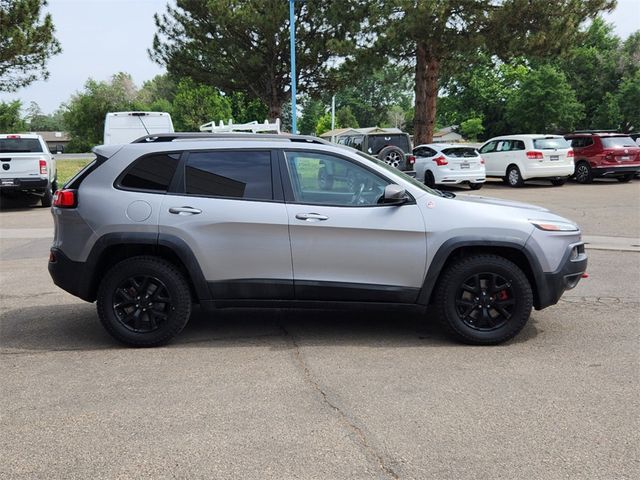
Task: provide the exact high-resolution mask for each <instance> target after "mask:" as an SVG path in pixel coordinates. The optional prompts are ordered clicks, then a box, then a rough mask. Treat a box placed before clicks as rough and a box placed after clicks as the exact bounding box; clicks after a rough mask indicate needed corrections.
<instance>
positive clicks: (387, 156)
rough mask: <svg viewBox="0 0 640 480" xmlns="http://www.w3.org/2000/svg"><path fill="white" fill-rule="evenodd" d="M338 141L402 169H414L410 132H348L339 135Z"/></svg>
mask: <svg viewBox="0 0 640 480" xmlns="http://www.w3.org/2000/svg"><path fill="white" fill-rule="evenodd" d="M336 143H337V144H338V145H346V146H347V147H351V148H355V149H356V150H360V151H361V152H364V153H368V154H369V155H372V156H374V157H377V158H378V159H379V160H382V161H383V162H384V163H386V164H387V165H391V166H392V167H395V168H397V169H399V170H402V171H409V170H413V165H414V163H415V161H416V158H415V156H414V155H413V154H412V153H411V138H410V137H409V134H408V133H386V132H373V133H354V134H346V135H341V136H339V137H338V139H337V140H336Z"/></svg>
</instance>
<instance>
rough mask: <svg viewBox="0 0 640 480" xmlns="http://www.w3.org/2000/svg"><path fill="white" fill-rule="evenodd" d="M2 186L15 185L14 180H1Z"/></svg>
mask: <svg viewBox="0 0 640 480" xmlns="http://www.w3.org/2000/svg"><path fill="white" fill-rule="evenodd" d="M0 185H13V178H3V179H2V180H0Z"/></svg>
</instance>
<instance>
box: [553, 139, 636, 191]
mask: <svg viewBox="0 0 640 480" xmlns="http://www.w3.org/2000/svg"><path fill="white" fill-rule="evenodd" d="M564 138H566V139H567V140H568V141H569V143H570V144H571V147H572V148H573V151H574V158H575V163H576V170H575V173H574V176H575V179H576V181H577V182H578V183H591V182H592V181H593V179H594V178H597V177H605V178H607V177H610V178H615V179H616V180H618V181H619V182H623V183H624V182H628V181H629V180H631V179H632V178H633V177H634V175H636V174H637V173H638V172H640V147H639V146H638V145H637V144H636V142H634V141H633V140H632V139H631V137H629V136H628V135H625V134H623V133H598V132H591V133H572V134H570V135H565V137H564Z"/></svg>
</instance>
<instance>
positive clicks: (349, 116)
mask: <svg viewBox="0 0 640 480" xmlns="http://www.w3.org/2000/svg"><path fill="white" fill-rule="evenodd" d="M335 124H336V125H340V127H336V128H358V127H359V125H358V119H356V116H355V115H354V114H353V112H352V111H351V107H350V106H348V105H347V106H344V107H342V108H339V109H337V110H336V119H335ZM329 125H331V124H329Z"/></svg>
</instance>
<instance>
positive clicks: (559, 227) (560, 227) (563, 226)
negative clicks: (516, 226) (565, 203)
mask: <svg viewBox="0 0 640 480" xmlns="http://www.w3.org/2000/svg"><path fill="white" fill-rule="evenodd" d="M529 222H531V224H532V225H533V226H535V227H537V228H539V229H540V230H544V231H546V232H577V231H578V230H580V229H579V228H578V226H577V225H575V224H573V223H569V222H558V221H555V220H531V219H530V220H529Z"/></svg>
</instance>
